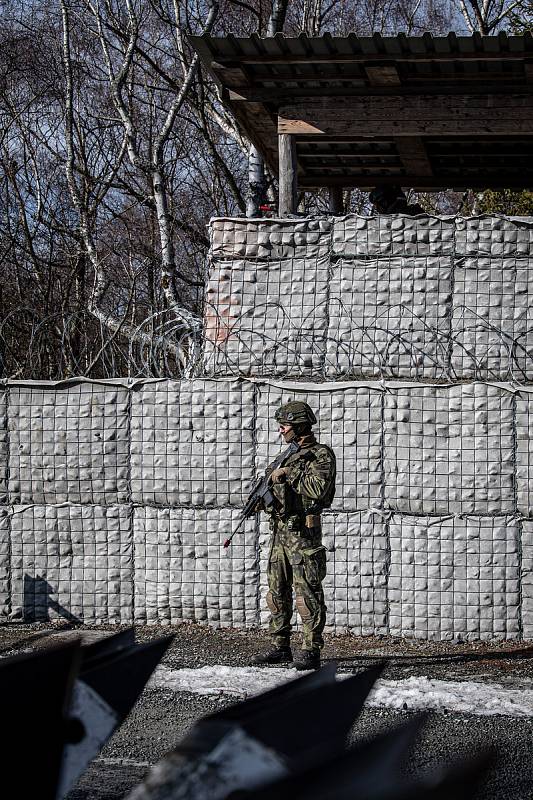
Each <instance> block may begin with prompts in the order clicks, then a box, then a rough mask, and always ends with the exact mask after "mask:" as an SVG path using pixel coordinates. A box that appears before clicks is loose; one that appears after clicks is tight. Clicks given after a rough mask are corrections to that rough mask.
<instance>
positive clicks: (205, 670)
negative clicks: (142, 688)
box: [149, 665, 533, 717]
mask: <svg viewBox="0 0 533 800" xmlns="http://www.w3.org/2000/svg"><path fill="white" fill-rule="evenodd" d="M297 677H299V674H298V673H297V672H296V670H294V669H281V668H279V667H268V668H265V667H227V666H222V665H215V666H206V667H200V668H198V669H177V670H175V669H169V668H168V667H165V666H159V667H158V668H157V670H156V671H155V673H154V675H153V676H152V679H151V680H150V684H149V686H151V687H152V688H158V689H168V690H170V691H173V692H192V693H193V694H201V695H215V696H216V695H229V696H232V697H235V698H240V699H244V698H246V697H250V696H252V695H256V694H260V693H261V692H266V691H268V689H273V688H274V687H275V686H279V685H281V684H283V683H286V682H287V681H289V680H294V679H295V678H297ZM348 677H350V676H349V675H346V674H341V675H339V679H340V680H342V679H344V678H348ZM367 705H368V706H372V707H377V708H391V709H397V710H400V711H402V710H406V709H408V710H409V711H422V710H431V711H437V712H446V711H448V712H453V713H456V714H475V715H478V716H486V715H495V714H500V715H503V716H506V717H532V716H533V691H532V690H530V689H506V688H505V687H504V686H500V685H499V684H493V683H492V684H491V683H475V682H471V681H439V680H434V679H432V678H426V677H411V678H407V679H406V680H401V681H392V680H380V681H378V682H377V683H376V685H375V687H374V689H373V691H372V693H371V694H370V696H369V698H368V701H367Z"/></svg>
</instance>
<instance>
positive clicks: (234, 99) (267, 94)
mask: <svg viewBox="0 0 533 800" xmlns="http://www.w3.org/2000/svg"><path fill="white" fill-rule="evenodd" d="M217 80H218V82H219V83H220V82H221V75H220V74H219V75H217ZM289 80H292V81H294V80H295V78H294V77H293V78H286V79H284V80H280V81H279V83H277V85H276V86H273V87H272V88H267V89H264V88H262V87H261V86H259V87H256V86H255V85H249V86H247V87H245V86H243V87H241V88H235V89H229V88H224V89H223V97H222V99H223V100H226V101H227V102H228V103H236V104H237V103H248V102H257V103H272V104H274V105H275V106H276V107H279V106H282V105H285V104H288V103H292V102H293V100H294V99H295V98H298V102H301V103H303V102H310V103H312V102H313V101H314V99H316V98H317V97H324V98H328V97H348V96H350V97H358V96H359V97H368V95H369V91H371V92H372V96H374V95H378V96H379V95H381V96H384V97H389V96H391V94H393V93H394V94H396V93H397V91H396V87H393V86H372V88H371V90H370V89H369V87H368V86H367V85H366V84H365V83H364V82H363V81H358V80H356V79H351V78H346V79H344V78H343V79H338V78H331V79H324V80H323V81H322V83H323V84H324V85H323V86H312V85H310V86H305V85H299V86H286V85H285V82H286V81H289ZM297 80H298V82H299V84H305V83H306V82H307V81H308V82H309V83H313V82H315V83H316V82H317V80H318V79H317V78H301V79H300V78H298V79H297ZM272 81H273V82H277V79H272ZM328 81H329V83H328ZM338 83H342V84H343V85H342V86H338V85H337V86H335V85H333V84H338ZM465 84H466V85H465ZM464 91H468V92H469V93H470V94H472V95H481V96H487V95H489V96H490V95H493V94H501V95H505V94H510V95H516V94H517V93H520V94H529V95H531V94H533V84H532V85H530V84H528V83H526V82H525V79H524V77H523V76H522V77H521V78H520V80H518V81H513V82H509V83H505V84H504V83H501V84H498V83H495V82H492V83H491V82H490V81H487V80H485V81H482V80H480V81H478V82H477V85H476V84H473V83H472V82H470V80H463V79H462V78H461V76H457V80H454V81H450V80H449V79H448V80H447V82H445V81H443V82H441V83H439V79H438V78H436V79H435V81H431V80H430V79H428V81H427V82H424V83H423V85H421V84H420V83H419V82H418V81H417V82H413V83H411V82H409V83H408V84H406V83H403V84H402V94H403V95H404V96H405V97H409V98H411V97H416V96H417V95H420V94H421V93H423V94H424V95H427V96H444V95H451V96H455V95H457V94H458V93H462V92H464Z"/></svg>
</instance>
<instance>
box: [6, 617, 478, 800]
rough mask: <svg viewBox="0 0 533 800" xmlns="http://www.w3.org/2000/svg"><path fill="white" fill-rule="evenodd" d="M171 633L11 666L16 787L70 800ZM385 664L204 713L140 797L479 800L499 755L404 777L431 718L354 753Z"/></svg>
mask: <svg viewBox="0 0 533 800" xmlns="http://www.w3.org/2000/svg"><path fill="white" fill-rule="evenodd" d="M171 638H172V637H165V638H162V639H158V640H154V641H152V642H149V643H148V644H143V645H136V644H135V643H134V638H133V631H132V630H126V631H123V632H121V633H119V634H116V635H114V636H110V637H108V638H106V639H103V640H100V641H98V642H96V643H95V644H93V645H91V646H89V647H85V648H81V647H80V644H79V642H78V641H74V642H72V643H69V644H67V645H62V646H59V647H57V646H55V647H47V648H45V649H43V650H40V651H38V652H35V653H32V654H30V655H22V656H13V657H11V658H9V657H8V658H4V659H2V661H1V662H0V693H1V696H2V709H3V722H4V724H3V726H2V731H1V732H0V746H1V753H2V759H1V763H2V768H3V775H4V780H5V782H6V785H7V784H8V783H9V784H10V785H17V787H18V795H19V796H20V797H35V798H37V797H38V798H39V800H60V799H61V798H64V797H66V795H67V794H68V791H69V789H70V788H72V787H73V786H74V784H75V783H76V781H77V779H78V778H79V777H80V776H81V775H82V774H83V772H84V771H85V769H86V767H87V766H88V764H89V763H90V761H91V760H92V759H93V758H94V757H95V756H96V755H97V754H98V753H99V751H100V749H101V748H102V746H103V745H104V743H105V742H106V741H107V739H108V738H109V736H110V735H111V733H112V732H113V731H114V730H115V729H116V728H117V727H118V726H119V725H120V724H121V722H122V721H123V720H124V718H125V717H126V715H127V714H128V713H129V711H130V709H131V707H132V706H133V703H134V702H135V700H136V699H137V697H138V696H139V694H140V692H141V691H142V689H143V687H144V685H145V683H146V681H147V680H148V678H149V676H150V674H151V673H152V671H153V669H154V668H155V667H156V665H157V663H158V662H159V660H160V659H161V657H162V656H163V655H164V652H165V650H166V648H167V646H168V644H169V642H170V639H171ZM382 669H383V665H378V666H375V667H372V668H370V669H367V670H365V671H363V672H360V673H358V674H355V675H352V676H351V677H348V676H345V679H344V680H337V678H336V667H335V664H329V665H327V666H325V667H323V668H322V669H321V670H319V671H317V672H310V673H307V674H305V675H303V676H302V677H301V678H299V679H297V680H294V681H290V682H289V683H287V684H285V685H283V686H281V687H278V688H276V689H273V690H271V691H268V692H266V693H264V694H262V695H258V696H256V697H251V698H249V699H246V700H244V701H243V702H240V703H238V704H236V705H233V706H229V707H227V708H224V709H222V710H221V711H219V712H216V713H214V714H211V715H209V716H207V717H204V718H203V719H201V720H200V721H199V722H197V723H196V724H195V726H194V727H193V728H192V729H191V730H190V731H189V733H188V734H187V735H186V736H185V738H184V739H183V740H182V742H181V743H180V744H179V745H178V746H177V748H176V749H175V750H173V751H171V752H170V753H168V754H167V755H166V756H165V757H164V758H163V759H162V761H161V762H159V763H158V764H156V765H155V767H153V768H152V769H151V771H150V772H149V773H148V775H147V776H146V778H145V779H144V781H143V782H142V783H141V784H139V785H138V786H137V787H136V788H135V789H134V790H133V791H132V792H131V793H130V794H129V795H128V798H129V800H181V799H183V800H203V799H204V798H206V800H207V798H209V800H225V798H229V797H230V796H233V795H234V794H235V793H236V792H238V795H239V797H242V798H247V799H248V798H249V800H254V799H255V800H260V798H261V800H270V798H272V799H273V798H281V799H282V800H283V799H284V798H287V800H289V798H291V800H299V798H302V800H303V798H306V799H307V800H309V799H310V800H315V798H316V800H319V799H320V798H327V797H328V798H329V797H335V798H339V800H340V799H341V798H342V799H343V798H346V800H348V798H353V797H365V798H366V800H430V799H431V800H439V799H440V798H442V800H444V798H446V797H449V796H451V795H453V796H454V798H456V800H463V799H464V800H470V798H473V797H474V793H475V791H476V790H477V787H478V786H480V784H481V782H482V781H483V779H484V776H485V775H486V772H487V769H488V767H489V766H490V763H491V760H492V754H491V753H489V752H486V753H482V754H478V755H476V756H474V757H473V758H470V759H469V760H468V761H465V762H464V763H462V764H459V765H455V766H454V767H452V768H448V767H447V768H444V769H442V770H439V771H438V772H435V773H434V774H426V775H424V776H415V777H413V776H410V777H409V778H407V777H406V776H405V774H404V767H405V762H406V759H407V757H408V755H409V752H410V749H411V748H412V746H413V745H414V743H415V742H416V739H417V736H418V734H419V732H420V730H421V728H422V726H423V724H424V717H423V716H417V717H413V718H411V719H410V720H409V721H408V722H407V723H405V724H403V725H401V726H400V727H398V728H396V729H394V730H391V731H389V732H387V733H385V734H381V735H379V736H378V737H376V738H375V739H373V740H372V741H367V742H364V743H363V744H357V745H355V746H353V747H349V746H347V744H346V741H347V736H348V733H349V731H350V728H351V726H352V724H353V722H354V721H355V720H356V719H357V717H358V715H359V714H360V712H361V711H362V709H363V706H364V704H365V701H366V699H367V697H368V695H369V693H370V692H371V691H372V688H373V686H374V684H375V681H376V680H377V678H378V677H379V676H380V674H381V672H382Z"/></svg>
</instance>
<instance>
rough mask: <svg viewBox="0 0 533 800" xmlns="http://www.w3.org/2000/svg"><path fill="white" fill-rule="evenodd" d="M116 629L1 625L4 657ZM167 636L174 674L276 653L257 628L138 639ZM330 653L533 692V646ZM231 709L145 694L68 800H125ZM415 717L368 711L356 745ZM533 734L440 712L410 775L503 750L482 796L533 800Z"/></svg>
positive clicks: (416, 645) (346, 665) (183, 696)
mask: <svg viewBox="0 0 533 800" xmlns="http://www.w3.org/2000/svg"><path fill="white" fill-rule="evenodd" d="M116 630H117V628H116V627H106V626H98V627H94V628H91V627H86V626H84V627H83V628H77V629H68V630H67V629H62V626H60V625H52V624H48V625H16V626H15V625H9V626H4V627H1V628H0V652H1V653H3V654H4V655H8V654H11V653H15V652H19V651H20V650H31V649H35V648H40V647H47V646H49V645H51V644H54V643H58V641H61V640H67V639H70V638H71V637H72V636H82V638H83V639H85V640H86V641H90V640H92V639H95V638H99V637H100V636H102V635H105V634H106V633H107V632H116ZM168 633H174V634H175V638H174V641H173V643H172V645H171V647H170V648H169V650H168V652H167V654H166V656H165V658H164V663H165V664H166V665H167V666H169V667H171V668H173V669H178V668H179V667H200V666H203V665H207V664H226V665H235V666H244V665H246V664H248V663H249V660H250V658H251V657H252V656H253V655H254V654H255V653H257V652H259V651H261V650H263V649H264V648H266V647H268V638H267V636H266V634H265V633H264V632H263V631H258V630H249V631H241V630H221V631H214V630H211V629H208V628H204V627H200V626H196V625H183V626H180V627H177V628H173V629H170V628H167V627H165V628H155V627H139V628H136V638H137V641H144V640H148V639H152V638H155V637H157V636H159V635H162V634H164V635H166V634H168ZM323 655H324V660H327V659H335V660H337V661H338V663H339V668H340V669H341V670H342V671H352V670H353V671H359V670H360V669H362V668H364V667H365V666H368V664H370V663H375V661H376V659H382V658H386V657H388V658H389V659H390V661H389V662H388V665H387V667H386V670H385V673H384V676H385V677H386V678H392V679H401V678H406V677H409V676H412V675H427V676H428V677H432V678H440V679H443V680H470V681H471V680H476V681H488V682H491V683H500V684H505V685H507V686H509V687H515V688H516V687H527V688H532V687H533V647H532V645H531V644H529V643H526V644H524V643H509V642H507V643H502V642H499V643H498V642H495V643H490V644H486V643H483V644H468V645H467V644H464V643H455V644H448V643H446V644H442V643H439V644H435V643H431V644H430V643H427V642H415V641H408V640H391V639H384V638H382V639H379V638H371V637H369V638H364V639H357V638H355V637H351V636H337V637H332V636H330V637H327V642H326V647H325V648H324V653H323ZM266 669H268V668H266ZM232 702H234V701H232V699H231V698H228V697H204V696H199V695H194V694H190V693H186V692H183V693H179V694H176V693H173V692H169V691H166V690H162V689H152V688H150V689H146V690H145V691H144V693H143V695H142V696H141V698H140V699H139V701H138V702H137V704H136V706H135V708H134V709H133V710H132V712H131V714H130V715H129V717H128V719H127V720H126V721H125V722H124V723H123V725H122V726H121V728H120V729H119V730H118V731H117V732H116V733H115V735H114V736H113V737H112V739H111V740H110V741H109V742H108V744H107V745H106V747H105V748H104V750H103V751H102V753H101V755H100V756H99V757H98V759H96V760H95V761H94V762H93V764H92V765H91V767H90V768H89V769H88V770H87V772H86V773H85V775H84V776H83V777H82V778H81V780H80V781H79V783H78V785H77V786H76V787H75V789H73V790H72V791H71V792H70V794H69V800H104V798H117V800H118V798H121V797H124V795H125V794H126V793H127V791H128V790H129V789H130V788H132V787H133V786H135V785H136V784H137V783H138V782H139V781H140V780H141V779H142V776H143V775H144V774H145V772H146V770H147V768H148V765H150V764H153V763H154V762H155V761H157V760H158V759H160V758H161V757H162V756H163V755H164V754H165V753H166V752H167V751H168V750H169V749H171V748H172V747H173V746H174V745H175V744H176V743H177V742H179V741H180V739H181V738H182V736H183V734H184V733H185V732H186V731H187V729H188V728H189V727H190V726H191V725H193V724H194V722H195V721H196V720H197V719H199V718H200V717H202V716H203V715H205V714H207V713H210V712H212V711H214V710H216V709H217V708H221V707H222V706H224V705H226V704H230V703H232ZM408 716H409V714H408V712H404V713H398V712H392V711H388V710H382V709H367V710H365V711H364V712H363V713H362V714H361V716H360V717H359V719H358V720H357V722H356V724H355V725H354V728H353V732H352V739H353V740H360V739H366V738H370V737H371V736H372V735H374V734H375V733H377V732H378V731H382V730H386V729H389V728H390V727H392V726H394V725H396V724H398V723H400V722H401V721H404V720H406V719H407V718H408ZM532 733H533V721H530V720H528V719H516V718H507V717H501V716H493V717H477V716H471V715H464V714H451V713H446V714H444V713H443V714H431V715H429V717H428V720H427V723H426V726H425V729H424V731H423V734H422V736H421V737H420V739H419V741H418V744H417V747H416V748H415V751H414V752H413V754H412V757H411V759H410V761H409V763H408V764H407V765H406V770H407V771H408V772H418V771H420V770H422V769H427V768H431V766H432V765H438V764H444V763H453V762H454V760H457V759H460V758H461V757H463V756H464V755H468V754H470V753H476V752H479V751H480V750H481V749H483V748H485V747H487V746H490V745H494V746H496V747H497V748H498V751H499V754H500V755H499V758H498V761H497V763H496V765H495V767H494V769H493V770H492V772H491V774H490V775H489V778H488V780H487V783H486V785H485V786H484V787H483V790H482V792H481V793H480V798H483V800H530V799H531V798H532V797H533V759H531V743H532Z"/></svg>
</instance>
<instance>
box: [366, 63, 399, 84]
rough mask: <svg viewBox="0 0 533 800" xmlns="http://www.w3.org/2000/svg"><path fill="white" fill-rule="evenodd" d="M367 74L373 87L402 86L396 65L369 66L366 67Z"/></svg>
mask: <svg viewBox="0 0 533 800" xmlns="http://www.w3.org/2000/svg"><path fill="white" fill-rule="evenodd" d="M365 72H366V76H367V78H368V81H369V83H370V85H371V86H400V84H401V79H400V76H399V74H398V70H397V69H396V65H395V64H376V65H370V64H369V65H367V66H365Z"/></svg>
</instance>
